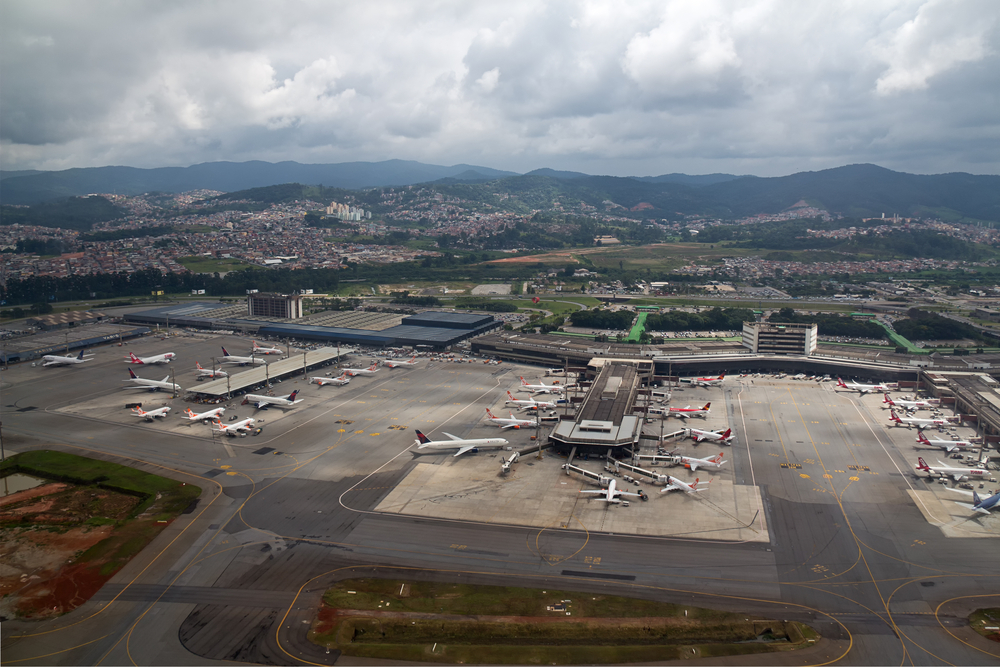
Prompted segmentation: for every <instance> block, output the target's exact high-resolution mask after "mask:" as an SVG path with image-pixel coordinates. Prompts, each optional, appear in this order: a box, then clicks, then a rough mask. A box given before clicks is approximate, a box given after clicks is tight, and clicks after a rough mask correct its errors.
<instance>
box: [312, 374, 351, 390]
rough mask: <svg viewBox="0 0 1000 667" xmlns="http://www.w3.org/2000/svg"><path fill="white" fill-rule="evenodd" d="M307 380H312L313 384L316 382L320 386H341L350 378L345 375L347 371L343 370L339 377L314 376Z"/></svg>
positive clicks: (348, 382)
mask: <svg viewBox="0 0 1000 667" xmlns="http://www.w3.org/2000/svg"><path fill="white" fill-rule="evenodd" d="M309 381H310V382H312V383H313V384H318V385H319V386H321V387H322V386H323V385H325V384H332V385H334V386H341V385H345V384H350V382H351V378H349V377H347V372H346V371H345V372H344V373H343V375H341V376H340V377H339V378H324V377H315V378H309Z"/></svg>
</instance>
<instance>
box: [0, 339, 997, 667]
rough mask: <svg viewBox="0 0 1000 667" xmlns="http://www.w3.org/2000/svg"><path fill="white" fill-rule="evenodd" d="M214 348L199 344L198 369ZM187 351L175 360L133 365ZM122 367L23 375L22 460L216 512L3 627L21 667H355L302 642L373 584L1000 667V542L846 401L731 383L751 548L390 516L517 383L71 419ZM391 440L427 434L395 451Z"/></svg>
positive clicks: (814, 658)
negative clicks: (49, 607) (937, 495)
mask: <svg viewBox="0 0 1000 667" xmlns="http://www.w3.org/2000/svg"><path fill="white" fill-rule="evenodd" d="M224 342H225V344H227V346H229V345H232V346H233V347H236V345H235V344H234V343H235V341H233V340H229V341H224ZM217 345H218V341H211V342H206V341H190V342H186V343H185V347H184V350H185V351H184V354H185V357H188V356H190V358H191V359H192V361H191V362H189V363H188V362H185V363H188V365H191V366H193V359H194V358H196V356H197V355H207V354H209V353H211V350H214V349H215V348H216V347H217ZM171 346H174V347H179V346H178V344H177V342H176V341H165V342H161V341H158V340H157V341H143V342H142V343H140V344H137V345H133V346H132V348H131V349H132V350H133V351H136V352H137V353H139V354H149V353H156V352H162V351H167V350H168V349H170V347H171ZM202 348H204V349H202ZM178 351H179V350H178ZM119 352H120V350H118V349H117V348H115V349H112V348H102V349H100V350H98V353H99V357H98V358H97V360H96V362H95V363H94V364H93V368H92V369H88V371H87V372H78V371H79V370H80V369H58V370H56V372H54V373H50V372H49V371H50V370H55V369H45V371H44V372H43V371H41V369H30V368H25V367H23V366H20V367H17V368H14V369H12V370H10V371H6V372H5V373H4V374H3V378H2V381H3V385H2V386H0V389H2V390H3V393H4V400H3V403H4V406H3V412H2V418H3V422H4V431H5V438H6V442H7V444H8V448H9V449H15V450H23V449H26V448H30V447H39V446H45V445H49V444H50V443H58V444H59V446H61V447H65V448H68V449H70V450H73V451H79V452H82V453H93V454H95V455H105V456H112V457H118V458H121V459H124V460H127V461H142V462H143V463H141V464H140V465H142V466H144V467H146V468H148V469H151V470H156V471H158V472H159V473H160V474H168V475H171V476H174V477H177V478H179V479H185V480H187V481H195V482H196V483H198V484H199V485H200V486H201V487H202V488H203V490H204V494H203V496H202V500H201V502H200V504H199V506H198V508H197V509H196V511H195V512H193V513H192V514H190V515H186V516H185V517H183V518H182V519H181V520H179V521H177V522H175V523H174V524H173V525H172V526H171V527H170V529H169V530H168V531H166V532H165V533H164V534H163V535H161V537H160V538H158V539H157V541H156V542H155V543H154V544H153V545H151V546H150V547H149V548H148V549H147V550H145V551H144V552H143V554H141V556H140V557H139V558H137V559H136V561H134V562H133V563H132V564H130V565H129V566H128V567H127V568H125V569H124V570H123V571H122V572H120V573H119V574H118V575H117V576H116V577H115V579H114V580H113V581H112V582H111V583H109V584H108V586H106V587H105V588H104V589H103V590H102V591H101V592H100V593H99V594H98V595H97V596H96V597H95V598H94V599H93V600H92V601H91V602H89V603H88V604H87V605H84V606H83V607H81V608H80V609H78V610H77V611H76V612H73V613H72V614H69V615H67V616H65V617H62V618H60V619H56V620H53V621H49V622H45V623H39V624H34V623H23V622H15V621H6V622H4V624H3V628H2V639H3V646H2V648H3V655H4V662H5V663H10V664H133V663H134V664H213V663H216V662H218V663H219V664H221V663H222V662H229V661H234V660H235V661H246V662H256V663H264V664H299V663H302V664H306V663H320V664H331V663H332V662H333V661H334V660H336V659H337V658H338V656H337V655H336V653H329V654H328V653H327V652H326V651H325V649H320V648H318V647H316V646H314V645H312V644H310V643H309V642H308V641H307V640H306V631H307V629H308V621H310V620H311V619H312V617H313V614H314V613H315V609H316V608H317V607H318V605H319V604H320V595H321V592H322V591H323V590H324V588H325V587H326V586H327V585H329V583H330V582H332V581H335V580H337V579H340V578H347V577H351V576H359V575H368V574H373V573H374V574H381V575H391V576H405V577H418V578H419V577H423V578H440V579H444V580H448V581H468V582H482V583H490V584H511V585H531V586H546V587H559V588H570V589H573V590H579V591H585V592H589V591H593V592H603V593H619V594H626V595H632V596H639V597H646V598H651V599H657V600H664V601H671V602H689V603H691V604H695V605H705V606H711V607H721V608H726V609H733V610H739V611H746V612H748V613H759V614H768V615H772V616H777V617H780V618H790V619H798V620H802V621H805V622H807V623H809V624H811V625H812V626H813V627H815V628H816V629H817V630H818V631H819V632H820V633H821V634H822V635H823V636H824V638H825V639H824V641H823V642H821V643H820V644H819V645H818V646H816V647H814V648H812V649H808V650H803V651H798V652H794V653H789V654H771V655H768V656H766V659H761V660H762V661H763V662H762V663H761V664H767V663H773V662H776V661H779V660H780V661H785V662H787V663H789V664H792V663H794V664H825V663H829V662H836V663H837V664H858V665H864V664H913V665H922V664H968V665H991V664H997V663H998V661H1000V651H998V650H997V648H994V647H992V646H988V645H987V642H985V641H980V640H979V639H978V638H976V637H971V636H968V634H967V631H965V630H964V627H963V623H962V621H961V618H962V617H963V616H964V615H965V614H967V612H968V610H969V609H971V608H975V607H977V606H986V604H991V605H993V606H997V605H998V604H1000V596H998V595H994V596H993V597H992V598H985V597H975V596H983V595H985V594H989V593H994V592H996V591H998V590H1000V586H998V579H997V576H998V575H997V568H996V558H995V542H994V540H991V539H956V538H948V539H946V538H944V537H942V535H941V533H940V531H939V530H938V529H937V528H934V527H932V526H930V525H929V524H927V522H926V521H925V520H924V519H923V517H922V515H921V514H920V512H919V511H918V510H917V509H916V508H915V506H914V504H913V502H912V501H911V500H910V499H909V497H908V496H907V495H906V491H907V489H908V487H909V485H910V484H913V483H914V482H913V481H912V480H911V479H910V475H909V471H908V470H907V469H905V468H901V467H900V466H902V465H905V459H904V457H903V456H902V455H901V453H900V452H899V451H898V449H897V448H896V445H895V444H894V443H893V442H892V439H891V438H890V436H889V435H888V434H886V433H885V429H884V428H883V427H882V426H881V425H880V424H879V423H878V422H879V418H880V416H879V415H875V414H873V413H872V411H871V410H869V408H868V407H867V406H866V405H865V404H864V401H863V399H859V398H858V397H857V396H856V395H853V394H851V395H847V394H843V395H842V394H837V393H835V392H833V391H832V388H831V385H810V386H809V389H808V391H806V390H805V387H806V385H804V384H802V385H794V384H792V383H789V382H781V383H779V382H775V383H773V384H767V383H763V382H758V383H757V384H755V385H754V386H753V387H750V386H744V385H741V384H738V383H732V384H728V383H727V386H726V388H725V389H724V396H725V402H726V408H727V410H728V411H729V420H730V423H732V424H733V425H734V426H736V427H737V429H738V431H739V432H740V433H741V437H740V442H739V444H738V445H737V446H735V447H733V448H732V450H731V452H730V453H728V454H727V455H729V456H731V457H732V461H733V468H734V472H733V474H734V476H737V477H738V478H740V479H744V478H746V479H747V483H750V482H752V481H755V482H756V484H758V485H759V486H760V488H761V490H762V498H763V501H764V507H763V508H762V510H763V512H764V518H766V521H767V524H768V526H769V528H770V531H771V541H770V543H745V544H738V543H719V542H713V541H710V540H691V539H685V540H678V539H659V538H642V537H630V536H622V535H609V534H600V533H586V532H582V531H573V530H552V529H549V530H543V531H539V530H538V529H536V528H531V529H529V528H519V527H511V526H500V525H481V524H475V523H465V522H459V521H441V520H435V519H429V518H415V517H407V516H400V515H387V514H380V513H376V512H373V508H374V507H376V506H377V505H378V503H379V502H380V501H381V500H382V499H383V498H384V497H385V496H386V495H387V494H388V493H389V491H390V490H391V489H392V488H393V487H394V486H395V485H396V484H398V483H399V482H400V481H401V480H402V479H403V477H404V476H405V474H406V473H407V471H408V470H409V469H410V467H411V466H412V463H411V458H410V455H409V454H407V453H405V452H404V450H405V448H406V447H407V446H408V445H409V443H410V442H411V441H412V431H413V429H414V428H421V429H422V430H424V429H426V430H425V432H432V433H433V432H440V431H442V430H448V431H449V432H453V433H455V434H456V435H459V436H462V435H465V433H467V432H468V431H469V430H471V428H472V427H470V426H467V425H468V424H470V423H474V422H475V420H478V418H479V413H480V412H481V411H482V405H483V403H482V401H485V400H488V399H489V397H490V396H491V395H492V394H495V393H496V385H497V383H499V382H500V379H501V378H503V373H502V369H503V367H501V368H500V369H497V368H495V367H480V366H476V367H474V369H471V368H470V369H469V371H468V372H459V371H458V370H457V369H458V368H461V367H457V366H454V365H446V364H440V365H436V366H435V367H432V368H427V369H405V370H404V369H397V370H395V371H389V370H388V369H385V370H383V371H380V373H379V374H378V375H377V376H376V377H373V378H364V379H359V380H357V381H356V382H352V384H351V385H350V388H351V392H340V393H337V390H336V388H334V390H333V391H327V390H328V389H331V388H316V387H308V388H306V390H305V391H304V394H303V395H304V397H305V399H306V401H305V402H304V403H303V404H302V408H301V410H300V411H299V412H297V413H296V415H295V416H287V417H281V418H280V419H279V418H277V416H275V417H274V418H269V420H268V430H267V431H266V432H265V434H264V435H263V436H261V437H259V438H246V439H232V440H227V441H224V442H222V441H216V440H213V439H212V438H210V437H207V436H205V435H203V434H200V432H199V431H194V433H193V434H175V433H169V432H166V431H165V430H164V428H163V427H156V426H153V427H151V426H149V425H146V424H132V423H125V424H122V423H120V422H118V421H108V420H105V419H96V418H93V417H88V416H87V415H69V414H66V413H64V412H60V411H59V409H60V407H61V406H64V405H66V404H68V403H71V402H73V401H78V400H80V397H81V396H87V397H88V398H93V397H94V396H97V397H100V396H103V395H108V396H109V400H110V399H114V400H118V394H120V393H122V392H120V391H119V390H118V388H117V382H118V376H120V375H121V374H122V372H123V368H124V365H122V364H121V363H120V360H119V359H118V353H119ZM177 370H180V369H179V367H178V369H177ZM181 379H182V378H181V377H180V376H179V377H178V381H181ZM182 384H183V382H182ZM297 386H301V385H297ZM799 386H801V387H803V389H801V390H800V389H799V388H798V387H799ZM710 391H718V390H710ZM331 396H332V397H334V398H331ZM341 397H342V398H341ZM180 405H181V404H180V402H177V406H178V407H176V408H175V410H179V409H180V408H179V406H180ZM25 408H33V409H30V410H25ZM241 410H242V411H244V412H245V411H246V409H245V408H242V409H241ZM241 416H243V415H242V414H241ZM338 419H339V420H341V423H339V424H338V423H336V420H338ZM345 419H347V420H350V422H351V423H349V424H348V423H344V420H345ZM393 420H398V421H393ZM387 421H391V422H392V423H393V424H396V423H398V424H400V425H408V426H409V428H408V430H400V431H392V432H391V433H390V432H386V431H384V430H383V426H379V424H382V425H384V424H385V423H387ZM376 428H377V429H379V430H378V432H376V431H375V429H376ZM512 437H513V436H512ZM526 437H527V436H526V435H525V438H526ZM268 449H270V451H268ZM782 464H784V465H782ZM850 466H855V468H856V469H851V467H850ZM864 468H867V470H864ZM665 506H666V505H665ZM987 520H990V521H992V520H995V519H993V518H990V519H987ZM595 559H596V561H595ZM939 605H943V606H941V607H940V609H939ZM939 611H940V612H941V613H939V614H938V613H936V612H939ZM720 662H725V661H724V660H722V661H720ZM741 662H752V661H750V660H747V659H745V658H744V659H743V660H742V661H741Z"/></svg>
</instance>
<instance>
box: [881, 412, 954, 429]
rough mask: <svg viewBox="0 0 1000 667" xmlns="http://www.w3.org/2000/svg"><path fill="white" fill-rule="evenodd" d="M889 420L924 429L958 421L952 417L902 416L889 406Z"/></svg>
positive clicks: (907, 426)
mask: <svg viewBox="0 0 1000 667" xmlns="http://www.w3.org/2000/svg"><path fill="white" fill-rule="evenodd" d="M889 421H891V422H895V423H896V426H904V425H905V426H906V428H909V427H911V426H916V427H917V428H918V429H920V430H923V429H925V428H927V427H928V426H945V425H947V424H950V423H953V422H954V421H957V418H956V419H954V420H951V419H918V418H917V417H900V416H899V415H897V414H896V411H895V410H893V409H892V408H889Z"/></svg>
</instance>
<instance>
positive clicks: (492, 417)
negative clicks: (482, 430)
mask: <svg viewBox="0 0 1000 667" xmlns="http://www.w3.org/2000/svg"><path fill="white" fill-rule="evenodd" d="M486 416H487V417H489V418H490V419H496V417H494V416H493V413H492V412H490V409H489V408H486Z"/></svg>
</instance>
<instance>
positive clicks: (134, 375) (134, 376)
mask: <svg viewBox="0 0 1000 667" xmlns="http://www.w3.org/2000/svg"><path fill="white" fill-rule="evenodd" d="M128 374H129V377H131V378H132V379H133V380H138V379H139V376H138V375H136V374H135V371H133V370H132V369H131V368H130V369H128Z"/></svg>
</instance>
